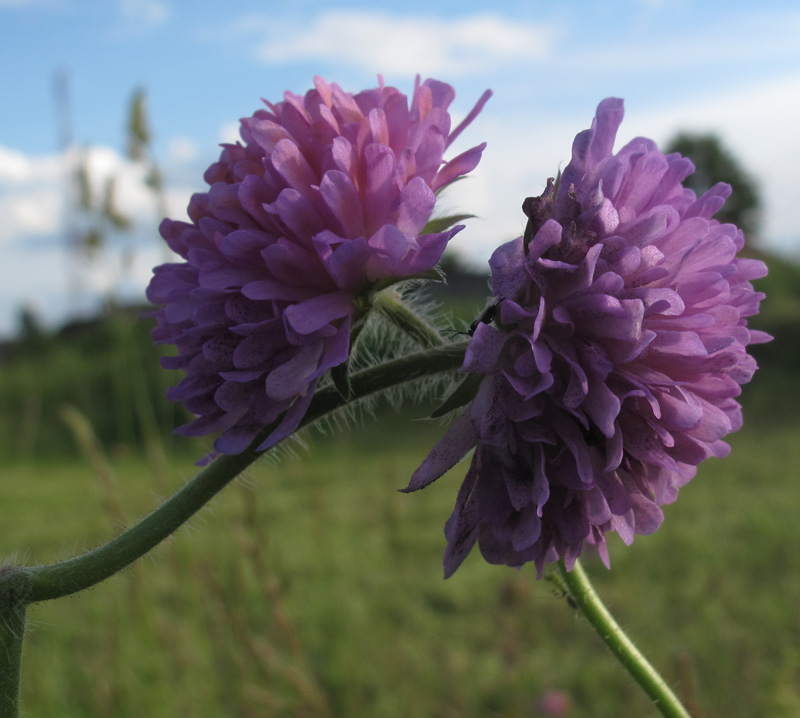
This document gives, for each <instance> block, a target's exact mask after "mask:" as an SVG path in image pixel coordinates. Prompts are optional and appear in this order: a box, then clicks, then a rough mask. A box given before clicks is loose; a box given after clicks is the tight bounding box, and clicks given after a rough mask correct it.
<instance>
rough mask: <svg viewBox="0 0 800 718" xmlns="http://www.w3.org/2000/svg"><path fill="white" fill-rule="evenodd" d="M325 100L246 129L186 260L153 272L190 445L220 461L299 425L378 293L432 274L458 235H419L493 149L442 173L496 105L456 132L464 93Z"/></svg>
mask: <svg viewBox="0 0 800 718" xmlns="http://www.w3.org/2000/svg"><path fill="white" fill-rule="evenodd" d="M314 84H315V89H313V90H310V91H309V92H308V93H306V95H305V97H299V96H297V95H293V94H291V93H289V92H287V93H286V94H285V96H284V101H283V102H279V103H277V104H271V103H266V104H267V109H262V110H259V111H258V112H256V113H255V114H254V115H253V116H252V117H248V118H246V119H243V120H242V121H241V136H242V142H238V143H236V144H235V145H224V146H223V150H222V154H221V156H220V159H219V161H218V162H215V163H214V164H213V165H211V167H209V169H208V170H207V171H206V173H205V180H206V182H208V184H209V189H208V191H207V192H203V193H198V194H195V195H194V196H193V197H192V199H191V202H190V203H189V208H188V213H189V218H190V222H177V221H173V220H169V219H167V220H164V222H163V223H162V225H161V234H162V236H163V237H164V239H165V240H166V241H167V243H168V244H169V246H170V248H171V249H172V250H173V251H174V252H176V253H177V254H178V255H180V256H181V257H182V258H183V261H181V262H178V263H171V264H164V265H162V266H160V267H156V269H155V270H154V276H153V278H152V280H151V282H150V286H149V287H148V290H147V296H148V298H149V300H150V301H151V302H153V303H154V304H160V305H163V307H162V308H161V309H159V310H158V311H157V312H156V318H157V322H158V326H157V328H156V329H155V330H154V332H153V336H154V338H155V340H156V341H157V342H159V343H166V344H174V345H175V346H176V348H177V355H176V356H173V357H168V358H165V359H164V361H163V364H164V366H165V367H168V368H173V369H182V370H183V371H184V372H185V373H186V376H185V378H184V379H183V380H182V381H181V382H180V383H179V384H178V385H177V386H175V387H173V388H172V389H171V390H170V392H169V398H170V399H172V400H175V401H182V402H184V403H185V404H186V407H187V408H188V409H189V411H191V412H192V413H193V414H195V415H196V416H197V418H196V419H195V420H194V421H192V422H191V423H189V424H187V425H185V426H183V427H181V428H180V429H179V430H178V431H179V433H182V434H186V435H189V436H201V435H205V434H209V433H213V432H220V436H219V438H218V439H217V440H216V442H215V444H214V446H215V448H216V450H217V451H219V452H223V453H226V454H237V453H240V452H241V451H243V450H244V449H245V448H246V447H247V446H248V445H249V444H250V443H251V442H252V441H253V439H254V438H255V436H256V435H257V434H258V433H259V432H260V431H261V430H262V429H263V428H264V427H266V426H268V425H269V424H271V423H273V422H275V421H276V420H278V419H279V418H280V417H283V418H282V419H281V421H280V423H279V425H278V426H277V428H276V429H275V430H274V431H273V432H272V434H271V435H270V437H269V438H268V439H267V440H266V441H265V442H264V443H263V444H262V445H261V446H260V448H261V449H266V448H269V447H270V446H273V445H275V444H276V443H278V442H279V441H280V440H282V439H283V438H285V437H287V436H288V435H289V434H291V433H292V432H293V431H294V430H295V429H296V428H297V426H298V424H299V422H300V421H301V419H302V418H303V415H304V414H305V411H306V409H307V407H308V404H309V402H310V401H311V397H312V396H313V394H314V390H315V389H316V387H317V384H318V382H319V381H320V379H321V378H322V376H323V375H324V374H325V372H326V371H327V370H328V369H330V368H331V367H334V366H337V365H338V364H341V363H343V362H344V361H345V360H346V359H347V357H348V351H349V345H350V331H351V328H352V327H353V323H354V322H355V321H357V320H358V319H360V316H359V315H358V310H357V302H356V298H357V297H358V296H359V295H360V294H363V293H365V292H368V291H369V288H370V286H372V285H373V284H374V283H375V282H378V281H380V280H389V279H396V278H403V277H410V276H413V275H416V274H419V273H421V272H424V271H426V270H429V269H431V268H432V267H433V266H434V265H435V264H436V263H437V262H438V261H439V259H440V257H441V255H442V252H443V251H444V248H445V246H446V245H447V242H448V241H449V240H450V239H451V238H452V237H453V236H454V235H455V234H456V233H457V232H458V231H459V230H460V229H461V227H455V228H453V229H451V230H448V231H446V232H440V233H436V234H422V231H423V228H424V227H425V225H426V224H427V222H428V220H429V219H430V217H431V213H432V211H433V208H434V205H435V202H436V197H435V194H434V193H435V191H436V190H438V189H440V188H442V187H444V186H445V185H447V184H448V183H450V182H452V181H453V180H455V179H457V178H458V177H460V176H462V175H464V174H466V173H468V172H470V171H471V170H472V169H474V168H475V166H476V165H477V164H478V162H479V160H480V158H481V153H482V151H483V149H484V147H485V145H478V146H477V147H473V148H472V149H470V150H467V151H466V152H464V153H463V154H461V155H459V156H457V157H455V158H453V159H451V160H450V161H449V162H444V161H443V159H442V158H443V155H444V153H445V151H446V150H447V148H448V147H449V145H450V144H451V143H452V141H453V140H454V139H455V137H456V136H457V135H458V134H459V133H460V132H461V131H462V130H463V129H464V127H466V126H467V125H468V124H469V123H470V122H471V121H472V119H473V118H474V117H475V115H476V114H477V113H478V112H479V111H480V109H481V108H482V106H483V104H484V103H485V102H486V100H488V98H489V95H490V94H491V93H489V92H488V91H487V93H485V94H484V95H483V97H482V98H481V99H480V101H479V102H478V104H477V105H476V107H475V108H474V109H473V111H472V112H471V113H470V114H469V116H468V117H467V118H466V120H465V121H464V122H463V123H462V124H461V125H460V126H459V127H457V128H455V129H454V130H451V128H450V115H449V114H448V112H447V108H448V106H449V105H450V103H451V102H452V100H453V98H454V96H455V93H454V91H453V88H452V87H450V86H449V85H446V84H444V83H442V82H438V81H436V80H426V81H425V82H424V83H421V84H420V83H419V80H418V81H417V83H416V84H415V87H414V94H413V97H412V99H411V104H410V106H409V103H408V100H407V98H406V96H405V95H403V94H402V93H401V92H400V91H399V90H397V89H395V88H393V87H386V86H384V85H383V83H381V86H380V87H378V88H376V89H373V90H366V91H364V92H361V93H359V94H358V95H355V96H354V95H351V94H348V93H346V92H344V91H343V90H342V89H341V88H339V87H338V86H337V85H329V84H328V83H326V82H325V81H324V80H322V79H321V78H315V81H314Z"/></svg>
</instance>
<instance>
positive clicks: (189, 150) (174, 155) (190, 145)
mask: <svg viewBox="0 0 800 718" xmlns="http://www.w3.org/2000/svg"><path fill="white" fill-rule="evenodd" d="M198 154H199V149H198V147H197V143H196V142H195V141H194V140H191V139H189V138H188V137H173V138H172V139H171V140H170V141H169V144H168V145H167V163H168V164H172V163H173V162H174V163H177V164H189V163H190V162H193V161H194V160H196V159H197V157H198Z"/></svg>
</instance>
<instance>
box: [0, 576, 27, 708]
mask: <svg viewBox="0 0 800 718" xmlns="http://www.w3.org/2000/svg"><path fill="white" fill-rule="evenodd" d="M26 578H27V577H26V576H25V574H24V572H22V571H19V570H18V569H17V568H16V567H14V566H2V567H0V718H16V716H17V715H19V683H20V669H21V665H22V639H23V636H24V633H25V593H26V592H27V590H26V589H27V580H26Z"/></svg>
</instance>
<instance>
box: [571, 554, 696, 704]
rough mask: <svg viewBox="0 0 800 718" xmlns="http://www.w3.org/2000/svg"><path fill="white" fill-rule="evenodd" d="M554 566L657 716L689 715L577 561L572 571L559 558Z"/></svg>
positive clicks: (578, 604) (582, 611) (585, 614)
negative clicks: (650, 701)
mask: <svg viewBox="0 0 800 718" xmlns="http://www.w3.org/2000/svg"><path fill="white" fill-rule="evenodd" d="M557 566H558V574H557V575H558V577H559V578H560V580H561V581H563V583H564V584H565V585H566V587H567V588H568V589H569V593H570V596H571V597H572V599H573V600H574V601H575V604H576V605H577V607H578V608H579V609H580V611H581V613H583V615H584V616H586V618H587V619H588V620H589V623H591V624H592V626H593V627H594V630H595V631H597V634H598V635H599V636H600V638H602V639H603V641H604V643H605V644H606V645H607V646H608V647H609V648H610V649H611V652H612V653H613V654H614V655H615V656H616V657H617V659H618V660H619V662H620V663H622V665H623V666H625V668H626V669H627V671H628V673H630V674H631V676H633V678H634V679H635V680H636V682H637V683H638V684H639V685H640V686H641V687H642V689H644V692H645V693H647V695H648V696H650V698H651V699H652V700H653V703H655V706H656V708H658V710H659V711H660V712H661V715H663V716H665V718H690V716H689V712H688V711H687V710H686V709H685V708H684V707H683V705H682V704H681V702H680V701H679V700H678V698H677V697H676V696H675V694H674V693H673V692H672V690H671V689H670V687H669V686H668V685H667V683H666V681H665V680H664V679H663V678H662V677H661V676H660V675H659V674H658V672H657V671H656V669H655V668H653V666H652V665H650V663H649V662H648V660H647V659H646V658H645V657H644V656H643V655H642V653H641V652H640V651H639V649H638V648H636V646H634V645H633V642H632V641H631V639H630V638H628V636H627V635H626V634H625V632H624V631H623V630H622V628H620V626H619V624H618V623H617V622H616V621H615V620H614V617H613V616H612V615H611V614H610V613H609V612H608V609H607V608H606V607H605V605H604V604H603V602H602V601H601V600H600V597H599V596H598V595H597V592H596V591H595V590H594V588H593V587H592V584H591V583H590V582H589V578H588V576H587V575H586V573H585V572H584V570H583V567H582V566H581V565H580V563H579V562H578V561H576V562H575V566H574V567H573V569H572V571H567V569H566V566H565V565H564V561H563V560H560V561H559V562H558V564H557Z"/></svg>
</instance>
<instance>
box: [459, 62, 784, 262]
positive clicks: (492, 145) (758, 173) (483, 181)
mask: <svg viewBox="0 0 800 718" xmlns="http://www.w3.org/2000/svg"><path fill="white" fill-rule="evenodd" d="M593 113H594V107H593V106H590V105H588V104H587V106H586V111H585V113H582V114H580V115H577V114H570V115H567V114H564V115H562V116H553V114H550V115H549V116H545V115H542V116H539V117H537V118H536V119H534V120H533V121H532V120H531V119H530V117H529V116H528V115H526V114H523V113H519V114H516V115H510V114H508V113H507V112H506V113H504V114H503V115H502V117H498V116H495V115H493V114H492V108H491V103H490V104H489V105H487V108H486V109H485V110H484V112H483V113H482V116H481V117H479V118H478V120H477V121H476V124H479V125H480V131H473V134H478V135H479V136H480V137H481V138H482V139H485V140H486V141H487V142H488V146H487V148H486V151H485V152H484V156H483V159H482V161H481V163H480V165H479V166H478V168H477V169H476V170H475V171H474V172H473V173H472V174H471V175H470V177H469V178H468V179H467V180H466V181H464V182H460V183H458V184H457V185H455V186H454V187H453V190H452V194H451V195H445V199H446V200H447V201H448V203H449V204H450V205H451V206H450V207H449V208H450V209H453V210H455V211H468V212H472V213H473V214H476V215H478V216H479V219H477V220H474V219H473V220H470V222H469V223H468V226H467V228H466V229H465V230H464V231H463V232H462V233H461V234H460V235H459V236H458V237H457V238H456V239H455V240H454V248H456V249H459V250H461V251H462V252H463V253H465V254H466V255H467V256H468V257H469V258H470V260H471V261H473V262H474V263H475V264H479V265H480V266H482V267H485V266H486V265H485V263H486V261H487V260H488V258H489V256H490V254H491V252H492V251H493V249H494V248H495V247H497V246H498V245H499V244H501V243H502V242H505V241H508V240H509V239H512V238H513V237H516V236H519V235H520V234H521V233H522V231H523V229H524V225H525V217H524V216H523V214H522V211H521V204H522V200H523V199H524V198H525V197H526V196H529V195H530V196H535V195H538V194H540V193H541V192H542V191H543V190H544V188H545V183H546V180H547V177H552V176H554V175H555V174H556V172H557V171H558V169H559V167H560V168H563V167H564V165H565V164H566V163H567V162H568V161H569V159H570V153H571V147H572V140H573V138H574V136H575V135H576V134H577V133H578V132H579V131H581V130H583V129H585V128H587V127H589V125H590V124H591V120H592V116H593ZM798 126H800V76H788V77H784V78H776V79H774V80H773V81H771V82H761V83H758V84H754V85H751V86H741V87H740V88H738V89H737V90H736V91H727V92H718V93H716V94H714V93H708V94H706V95H705V96H704V97H703V98H702V99H700V100H691V101H685V102H683V103H681V104H674V103H673V104H667V103H666V102H662V103H660V104H658V105H650V106H649V107H647V108H645V107H643V106H641V105H638V106H637V105H636V104H634V103H632V102H628V103H626V118H625V120H624V121H623V123H622V126H621V128H620V131H619V134H618V140H617V143H616V145H615V150H618V149H620V148H621V147H622V146H623V145H624V144H625V143H627V142H628V141H629V140H631V139H633V138H634V137H636V136H646V137H651V138H652V139H654V140H656V141H657V142H658V143H659V144H660V145H662V146H663V145H665V144H666V143H667V142H668V141H669V140H671V139H672V138H673V137H674V136H675V135H676V134H677V132H679V131H681V130H688V131H693V132H713V133H715V134H717V135H718V136H720V138H721V139H722V141H723V143H724V144H725V146H726V147H727V148H728V149H729V150H730V151H731V152H732V154H733V155H734V157H736V158H737V159H738V160H739V161H740V162H741V164H742V166H743V167H744V169H745V170H747V171H748V172H749V173H750V174H751V175H752V176H753V177H754V179H755V180H756V182H757V185H758V188H759V191H760V193H761V198H762V204H763V232H762V233H763V237H762V238H761V240H762V242H763V245H764V246H765V247H766V248H769V249H771V250H773V251H776V252H779V253H781V254H788V255H794V256H795V257H797V256H798V255H800V227H799V226H798V222H797V210H796V204H797V200H796V193H797V170H796V168H797V164H798V161H800V134H798V132H797V129H796V128H797V127H798Z"/></svg>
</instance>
